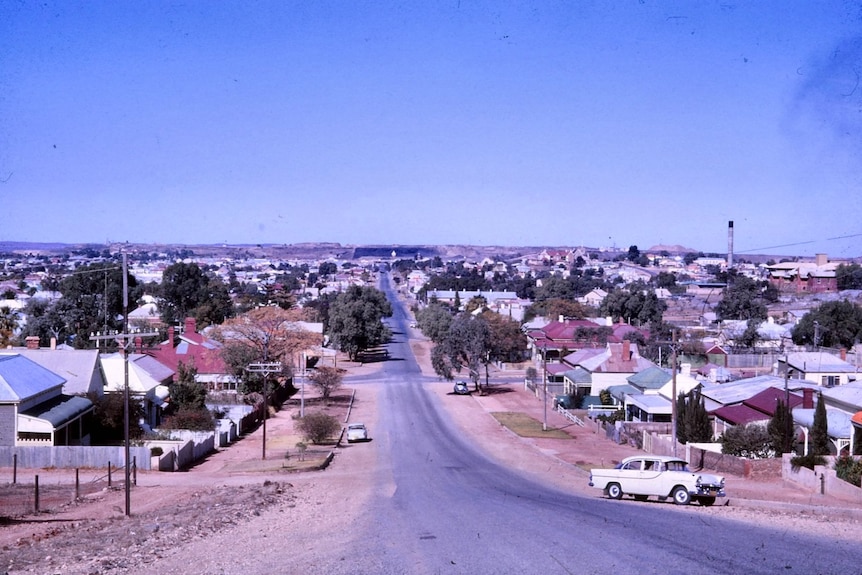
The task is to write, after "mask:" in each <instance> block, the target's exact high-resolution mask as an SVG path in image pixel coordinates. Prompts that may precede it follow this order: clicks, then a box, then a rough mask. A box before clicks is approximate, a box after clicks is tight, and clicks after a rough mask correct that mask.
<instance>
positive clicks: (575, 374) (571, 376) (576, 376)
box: [563, 367, 593, 383]
mask: <svg viewBox="0 0 862 575" xmlns="http://www.w3.org/2000/svg"><path fill="white" fill-rule="evenodd" d="M563 377H565V378H566V379H568V380H569V381H571V382H572V383H592V382H593V374H591V373H590V372H589V371H587V370H586V369H584V368H583V367H576V368H575V369H570V370H569V371H566V372H565V373H563Z"/></svg>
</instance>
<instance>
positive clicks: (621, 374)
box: [562, 340, 655, 396]
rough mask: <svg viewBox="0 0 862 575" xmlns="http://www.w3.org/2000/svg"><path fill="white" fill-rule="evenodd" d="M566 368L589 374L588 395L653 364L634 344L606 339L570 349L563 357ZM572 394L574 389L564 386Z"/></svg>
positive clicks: (622, 383)
mask: <svg viewBox="0 0 862 575" xmlns="http://www.w3.org/2000/svg"><path fill="white" fill-rule="evenodd" d="M562 363H563V364H565V365H567V366H569V369H575V368H578V367H580V368H583V369H584V370H586V371H587V372H589V374H590V385H591V387H590V391H589V394H588V395H590V396H598V395H599V393H600V392H601V391H602V390H604V389H609V388H611V387H613V386H615V385H624V384H625V383H627V378H628V377H629V376H631V375H634V374H635V373H638V372H640V371H643V370H645V369H647V368H649V367H651V366H654V365H655V364H654V363H652V362H651V361H650V360H648V359H646V358H644V357H641V356H640V354H639V353H638V347H637V344H635V343H631V342H629V341H628V340H625V341H623V342H622V343H608V344H607V346H605V347H602V348H586V349H582V350H580V351H576V352H574V353H570V354H568V355H566V356H565V357H563V358H562ZM564 391H565V393H568V394H572V393H573V392H575V391H576V390H575V389H565V390H564Z"/></svg>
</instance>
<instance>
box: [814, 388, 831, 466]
mask: <svg viewBox="0 0 862 575" xmlns="http://www.w3.org/2000/svg"><path fill="white" fill-rule="evenodd" d="M829 444H830V441H829V428H828V420H827V418H826V402H825V401H823V393H822V392H821V393H818V394H817V406H816V407H815V408H814V422H813V423H812V425H811V455H815V456H816V455H829Z"/></svg>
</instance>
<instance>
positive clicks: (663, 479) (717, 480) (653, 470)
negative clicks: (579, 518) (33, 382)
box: [590, 455, 725, 506]
mask: <svg viewBox="0 0 862 575" xmlns="http://www.w3.org/2000/svg"><path fill="white" fill-rule="evenodd" d="M590 486H591V487H597V488H599V489H601V490H603V491H604V492H605V495H607V496H608V497H610V498H611V499H620V498H622V496H623V495H631V496H633V497H634V498H635V499H636V500H638V501H646V499H647V498H648V497H650V496H651V495H652V496H656V497H658V498H659V499H667V498H668V497H672V498H673V502H674V503H676V504H677V505H688V504H689V503H690V502H691V501H692V500H694V501H697V502H698V503H700V504H701V505H704V506H709V505H712V504H713V503H715V498H716V497H724V496H725V493H724V477H722V476H720V475H712V474H709V473H694V472H692V471H689V469H688V463H687V462H686V461H685V460H684V459H679V458H677V457H669V456H663V455H635V456H633V457H626V458H625V459H623V460H622V462H620V464H619V465H617V466H616V467H615V468H613V469H591V470H590Z"/></svg>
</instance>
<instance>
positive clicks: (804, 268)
mask: <svg viewBox="0 0 862 575" xmlns="http://www.w3.org/2000/svg"><path fill="white" fill-rule="evenodd" d="M839 265H841V264H840V262H830V261H829V258H828V257H827V256H826V254H817V255H816V256H815V257H814V261H813V262H780V263H777V264H772V265H770V266H766V270H767V277H768V279H769V283H770V284H772V285H774V286H775V287H776V288H778V290H779V291H782V292H791V293H797V294H801V293H834V292H837V291H838V278H837V274H836V271H837V269H838V266H839Z"/></svg>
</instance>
